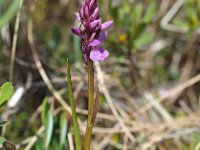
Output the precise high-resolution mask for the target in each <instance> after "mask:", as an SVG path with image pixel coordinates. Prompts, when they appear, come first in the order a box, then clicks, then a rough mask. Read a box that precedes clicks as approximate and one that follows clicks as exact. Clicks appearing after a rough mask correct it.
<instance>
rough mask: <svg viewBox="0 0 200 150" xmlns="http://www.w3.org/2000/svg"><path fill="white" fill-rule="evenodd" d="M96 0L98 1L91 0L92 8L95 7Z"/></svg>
mask: <svg viewBox="0 0 200 150" xmlns="http://www.w3.org/2000/svg"><path fill="white" fill-rule="evenodd" d="M95 1H96V0H91V1H90V5H89V7H90V8H91V7H95Z"/></svg>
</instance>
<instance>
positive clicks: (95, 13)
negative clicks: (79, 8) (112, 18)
mask: <svg viewBox="0 0 200 150" xmlns="http://www.w3.org/2000/svg"><path fill="white" fill-rule="evenodd" d="M98 15H99V8H98V7H96V9H95V10H94V12H93V13H92V15H91V16H92V17H93V19H96V18H97V16H98Z"/></svg>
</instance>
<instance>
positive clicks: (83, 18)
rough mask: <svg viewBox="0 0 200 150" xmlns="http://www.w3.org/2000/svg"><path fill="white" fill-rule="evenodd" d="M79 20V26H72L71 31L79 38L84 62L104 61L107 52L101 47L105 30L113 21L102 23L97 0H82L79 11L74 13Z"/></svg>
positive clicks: (104, 37) (105, 36)
mask: <svg viewBox="0 0 200 150" xmlns="http://www.w3.org/2000/svg"><path fill="white" fill-rule="evenodd" d="M75 16H76V18H77V19H78V21H80V23H81V24H80V26H79V27H72V28H71V31H72V32H73V33H74V34H75V35H77V36H79V37H80V38H81V50H82V53H83V57H84V60H85V62H86V63H87V62H88V61H89V59H90V60H92V61H99V62H101V61H104V60H105V59H106V58H107V57H108V55H109V52H108V51H107V50H106V49H104V48H102V44H103V42H104V40H105V39H106V38H107V35H108V33H107V32H106V31H105V30H107V29H108V28H110V27H111V25H112V23H113V21H112V20H111V21H107V22H104V23H102V21H101V18H100V15H99V8H98V3H97V0H83V3H82V5H81V7H80V10H79V13H75Z"/></svg>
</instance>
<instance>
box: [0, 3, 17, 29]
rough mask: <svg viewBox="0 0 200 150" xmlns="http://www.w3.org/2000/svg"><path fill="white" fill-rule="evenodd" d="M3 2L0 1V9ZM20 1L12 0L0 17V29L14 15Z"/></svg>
mask: <svg viewBox="0 0 200 150" xmlns="http://www.w3.org/2000/svg"><path fill="white" fill-rule="evenodd" d="M3 3H4V0H0V9H1V7H2V6H3V5H2V4H3ZM20 3H21V0H13V1H12V2H11V3H10V4H9V6H8V7H7V9H6V11H5V12H4V13H3V15H1V16H0V29H1V28H2V27H3V26H4V25H6V24H7V23H8V22H9V21H10V20H11V19H12V18H13V17H14V15H15V14H16V12H17V10H18V9H19V7H20Z"/></svg>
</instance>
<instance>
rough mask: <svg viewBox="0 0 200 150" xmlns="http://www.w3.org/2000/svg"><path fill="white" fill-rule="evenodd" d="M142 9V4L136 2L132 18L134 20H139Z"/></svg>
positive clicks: (137, 21)
mask: <svg viewBox="0 0 200 150" xmlns="http://www.w3.org/2000/svg"><path fill="white" fill-rule="evenodd" d="M142 11H143V5H142V4H138V5H137V6H136V7H135V11H134V14H135V18H134V20H135V22H136V23H139V22H140V21H141V17H142Z"/></svg>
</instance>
